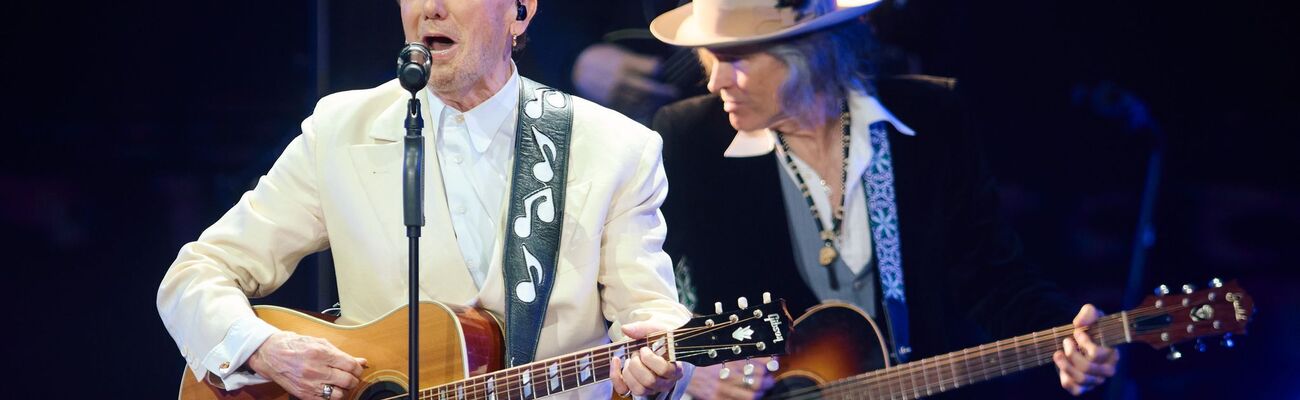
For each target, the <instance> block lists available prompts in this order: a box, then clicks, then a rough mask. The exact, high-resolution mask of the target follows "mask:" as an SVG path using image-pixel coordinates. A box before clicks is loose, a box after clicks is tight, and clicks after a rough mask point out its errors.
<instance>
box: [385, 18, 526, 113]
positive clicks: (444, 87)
mask: <svg viewBox="0 0 1300 400" xmlns="http://www.w3.org/2000/svg"><path fill="white" fill-rule="evenodd" d="M401 7H402V28H403V30H404V31H405V33H406V41H407V42H421V43H424V45H426V46H428V47H429V50H430V53H431V55H432V59H431V67H430V70H429V86H430V87H431V88H432V89H433V90H434V91H435V92H437V93H439V94H448V93H464V92H465V91H468V90H474V89H479V88H481V87H482V86H485V85H492V84H493V83H495V82H498V81H500V82H504V81H505V78H506V77H509V74H510V61H509V60H510V45H511V42H510V38H511V32H510V28H511V23H512V22H514V17H515V1H514V0H401ZM490 89H495V88H490Z"/></svg>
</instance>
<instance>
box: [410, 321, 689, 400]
mask: <svg viewBox="0 0 1300 400" xmlns="http://www.w3.org/2000/svg"><path fill="white" fill-rule="evenodd" d="M664 338H665V335H663V334H659V335H652V336H650V337H648V338H646V339H640V340H634V341H631V342H621V343H614V344H609V345H605V346H602V347H597V348H593V349H589V350H587V351H585V352H582V353H573V354H567V355H563V356H559V357H555V358H551V359H546V360H541V361H537V362H533V363H530V364H525V365H521V366H518V367H514V368H507V369H503V370H500V371H497V372H493V373H488V374H483V375H479V376H475V377H472V378H468V379H464V380H460V381H456V382H451V383H447V384H444V385H440V386H436V387H432V388H427V389H421V390H420V393H419V398H420V399H421V400H477V399H483V400H531V399H536V398H541V397H546V396H550V395H552V394H557V393H561V392H565V391H569V390H573V389H577V388H580V387H584V386H588V385H591V384H595V383H599V382H603V381H605V380H606V379H609V364H610V359H611V358H613V357H619V358H624V355H625V354H627V352H629V351H637V350H639V349H640V348H642V347H645V346H647V345H648V344H655V343H656V342H658V343H659V344H658V345H656V346H654V347H658V346H661V345H663V344H664V343H665V342H666V341H665V340H664Z"/></svg>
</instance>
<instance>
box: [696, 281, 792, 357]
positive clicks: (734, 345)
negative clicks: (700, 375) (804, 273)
mask: <svg viewBox="0 0 1300 400" xmlns="http://www.w3.org/2000/svg"><path fill="white" fill-rule="evenodd" d="M737 304H738V305H739V309H737V310H736V311H733V312H728V313H724V312H722V303H715V304H714V311H715V312H717V314H713V315H705V316H702V317H696V318H692V319H691V320H690V321H689V322H687V323H686V325H683V326H682V327H681V328H678V329H677V330H676V331H674V338H673V342H674V346H675V348H674V356H675V357H676V359H677V360H678V361H685V362H689V363H691V364H695V365H697V366H705V365H713V364H720V363H724V362H727V361H734V360H743V359H746V358H751V357H764V356H771V355H777V354H782V353H784V352H785V344H786V338H788V337H789V336H790V325H791V324H792V323H793V322H794V320H792V319H790V313H789V312H787V311H786V309H785V300H780V299H778V300H776V301H775V302H773V301H771V295H769V294H767V293H763V303H762V304H759V305H756V306H753V307H750V306H749V304H748V301H746V300H745V298H744V297H741V298H740V299H738V300H737ZM773 365H775V364H773ZM770 368H774V367H770Z"/></svg>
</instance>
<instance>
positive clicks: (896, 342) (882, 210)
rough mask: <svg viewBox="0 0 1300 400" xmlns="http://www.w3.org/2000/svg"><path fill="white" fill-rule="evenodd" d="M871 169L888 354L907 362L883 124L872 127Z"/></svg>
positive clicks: (866, 184)
mask: <svg viewBox="0 0 1300 400" xmlns="http://www.w3.org/2000/svg"><path fill="white" fill-rule="evenodd" d="M870 129H871V147H872V150H873V151H872V154H873V156H872V160H871V166H870V167H868V168H867V173H866V174H864V175H863V177H862V180H863V185H862V186H863V188H864V190H866V192H867V208H868V210H867V215H868V218H867V219H868V221H869V222H870V225H871V240H872V244H874V245H875V251H876V257H875V260H876V267H877V268H879V272H880V291H881V296H880V298H881V303H882V305H883V306H884V307H882V308H883V309H884V311H885V323H886V326H887V328H888V330H889V339H890V340H889V341H890V343H892V344H893V347H892V348H891V349H890V350H892V351H891V353H893V354H892V355H893V356H894V359H895V360H898V362H900V363H903V362H907V359H908V356H910V355H911V353H912V347H911V345H909V344H908V340H907V336H908V332H907V325H908V324H907V296H906V295H905V294H904V290H903V252H902V250H901V247H900V246H899V242H900V240H899V238H898V201H897V199H896V198H895V196H894V156H893V155H892V154H890V152H889V128H888V127H887V125H886V123H885V122H876V123H874V124H871V128H870Z"/></svg>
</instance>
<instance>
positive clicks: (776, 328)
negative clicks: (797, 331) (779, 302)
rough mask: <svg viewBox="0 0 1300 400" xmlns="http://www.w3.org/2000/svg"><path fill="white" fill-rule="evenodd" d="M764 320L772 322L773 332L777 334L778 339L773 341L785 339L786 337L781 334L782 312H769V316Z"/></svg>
mask: <svg viewBox="0 0 1300 400" xmlns="http://www.w3.org/2000/svg"><path fill="white" fill-rule="evenodd" d="M763 320H764V321H767V323H769V324H772V333H773V334H775V335H776V339H774V340H772V343H776V342H780V341H782V340H785V337H783V336H781V315H780V314H768V316H767V318H763Z"/></svg>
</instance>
